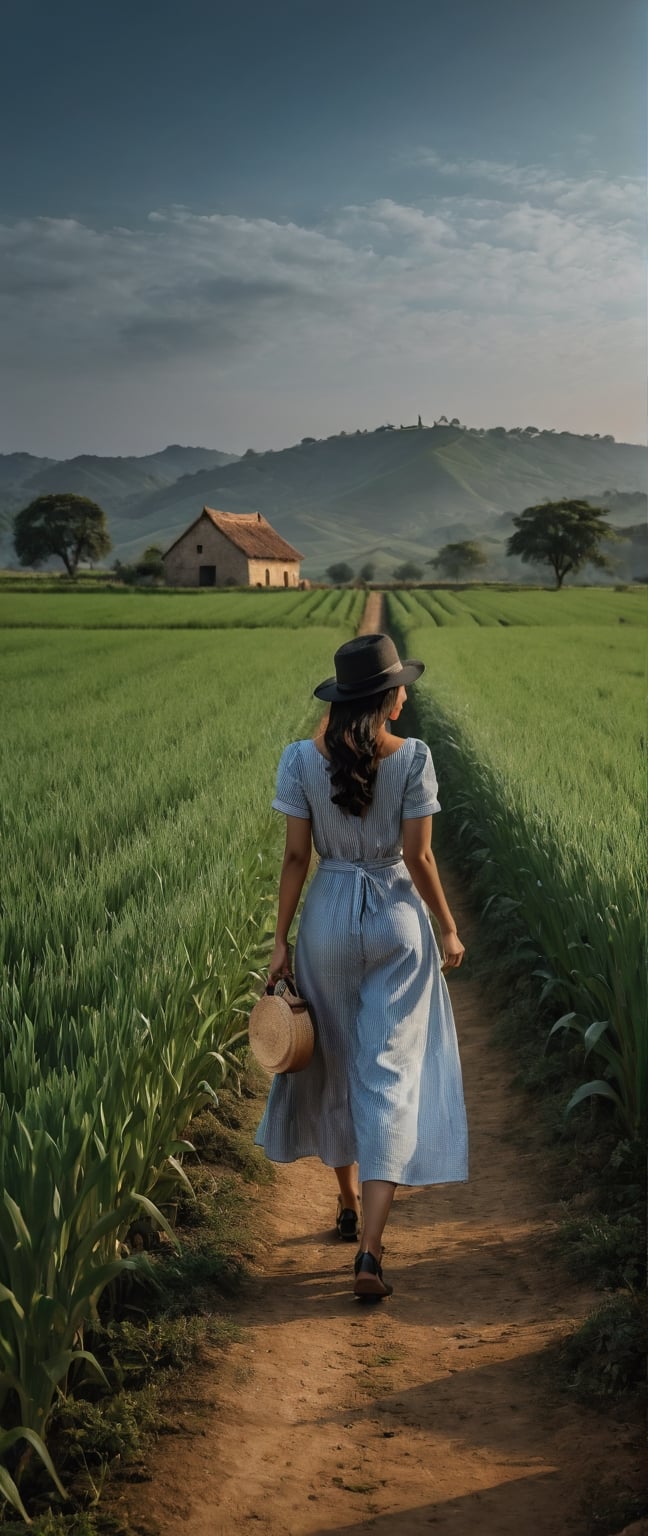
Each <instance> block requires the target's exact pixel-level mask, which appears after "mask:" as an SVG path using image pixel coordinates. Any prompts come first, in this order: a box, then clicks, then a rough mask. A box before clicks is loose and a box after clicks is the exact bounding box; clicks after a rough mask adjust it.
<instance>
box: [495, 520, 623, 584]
mask: <svg viewBox="0 0 648 1536" xmlns="http://www.w3.org/2000/svg"><path fill="white" fill-rule="evenodd" d="M606 512H607V507H593V506H591V504H590V502H589V501H578V500H571V501H570V500H564V501H544V502H542V503H541V504H539V505H538V506H535V507H526V508H525V510H524V512H521V513H520V514H519V515H518V516H517V517H514V518H513V522H514V524H515V530H516V531H515V533H512V534H511V536H510V538H509V539H508V540H507V545H506V553H507V555H519V556H520V559H521V560H523V561H524V562H525V564H527V563H529V562H531V563H532V564H534V565H549V566H550V567H551V569H552V570H553V573H554V575H555V578H556V591H558V590H559V588H560V587H562V584H563V581H564V580H565V577H566V576H567V575H569V572H570V571H574V572H576V571H579V570H580V569H581V567H582V566H583V565H595V566H598V567H599V569H601V570H605V571H611V570H614V562H613V561H611V560H610V559H608V557H607V555H604V554H603V553H602V552H601V550H600V548H599V545H600V544H601V542H602V540H603V539H609V540H614V542H617V541H621V540H622V539H623V535H622V534H619V533H616V532H615V530H614V528H612V526H611V525H610V523H605V522H604V521H603V518H604V516H605V513H606Z"/></svg>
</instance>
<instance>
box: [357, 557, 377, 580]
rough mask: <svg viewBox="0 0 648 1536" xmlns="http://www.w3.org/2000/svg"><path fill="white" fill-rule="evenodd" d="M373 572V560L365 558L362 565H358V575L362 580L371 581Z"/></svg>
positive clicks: (374, 568) (374, 569) (374, 572)
mask: <svg viewBox="0 0 648 1536" xmlns="http://www.w3.org/2000/svg"><path fill="white" fill-rule="evenodd" d="M375 574H376V567H375V565H374V563H373V560H365V563H364V565H362V566H361V567H360V575H361V577H362V580H363V581H373V579H374V576H375Z"/></svg>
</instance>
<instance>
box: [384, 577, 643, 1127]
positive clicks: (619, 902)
mask: <svg viewBox="0 0 648 1536" xmlns="http://www.w3.org/2000/svg"><path fill="white" fill-rule="evenodd" d="M444 595H445V594H444ZM409 597H410V594H408V593H404V594H401V593H398V594H396V593H393V594H389V596H388V610H389V616H390V622H391V624H392V625H393V626H394V628H395V630H396V631H397V632H398V634H399V638H400V641H401V646H402V651H403V652H405V653H406V654H408V655H413V656H417V657H420V659H421V660H423V661H424V662H425V663H426V668H427V670H426V673H425V675H424V678H423V680H422V681H421V682H420V683H419V684H418V685H417V687H416V689H415V690H414V691H413V692H414V701H415V707H416V709H417V713H418V719H419V722H420V729H421V732H422V734H424V735H425V736H426V739H427V740H428V741H429V743H430V746H431V749H432V754H433V757H434V760H435V763H436V765H437V770H438V774H439V780H440V784H441V785H442V786H443V793H440V799H441V803H442V805H443V808H444V810H446V811H447V812H449V820H450V821H451V824H452V826H453V828H454V829H455V833H456V835H457V836H458V838H459V841H460V843H463V845H464V846H465V849H466V852H467V856H468V857H469V859H470V861H471V863H472V866H473V869H474V871H475V875H476V879H477V883H478V887H479V890H480V891H481V893H482V895H483V896H484V897H486V898H487V903H488V905H489V906H490V907H491V908H492V911H493V914H494V913H495V912H497V913H499V915H500V918H501V923H502V930H503V943H504V945H505V947H507V948H508V947H510V946H511V943H512V940H513V939H515V940H517V944H518V952H519V953H520V955H522V956H523V957H524V958H525V959H527V960H528V962H529V964H530V965H532V964H535V969H536V973H537V974H539V975H540V976H541V978H544V983H545V985H544V989H543V997H544V998H547V999H549V1000H550V1001H551V1003H552V1004H553V1005H554V1006H555V1019H556V1022H557V1021H558V1019H559V1018H560V1019H562V1021H563V1022H562V1024H560V1025H559V1029H569V1030H575V1031H577V1032H579V1033H580V1034H581V1035H582V1037H583V1040H584V1046H585V1052H586V1056H587V1063H586V1071H588V1072H589V1077H590V1080H592V1081H595V1082H597V1084H598V1087H597V1092H599V1093H601V1094H604V1095H605V1096H606V1097H609V1098H611V1099H612V1101H613V1103H614V1105H615V1108H616V1110H617V1112H618V1115H619V1117H620V1121H621V1124H622V1125H623V1126H624V1128H625V1129H626V1131H627V1132H629V1133H631V1134H637V1132H638V1131H639V1130H640V1129H642V1128H643V1127H644V1126H645V1124H646V1119H647V1115H648V1040H647V1032H646V1018H647V1014H648V1002H647V998H646V975H645V967H644V966H643V965H642V963H641V956H642V954H643V952H644V938H645V931H644V930H645V925H644V917H643V895H642V892H643V883H644V872H645V855H646V840H645V817H644V814H643V813H644V811H645V798H646V797H645V699H646V640H645V631H644V629H643V624H642V619H643V616H644V614H645V606H644V602H643V601H642V598H641V596H640V595H639V594H637V596H635V595H634V594H632V595H628V596H626V595H625V594H617V593H603V592H601V593H592V594H591V599H592V601H591V602H589V601H588V599H589V598H590V594H589V593H582V592H562V593H555V594H554V593H546V594H545V593H533V594H522V593H511V594H510V596H509V594H497V596H495V594H488V604H487V605H488V607H489V608H490V610H491V613H493V612H494V611H495V609H496V608H497V609H500V610H501V614H503V613H504V612H505V613H506V619H507V622H506V624H503V623H502V621H501V617H500V622H495V623H494V624H492V625H490V626H488V627H486V628H485V627H483V626H481V625H479V626H478V625H476V624H474V623H473V622H469V623H464V622H463V621H461V623H460V624H459V625H457V624H454V625H441V626H439V625H438V624H437V623H436V621H435V616H434V615H432V614H430V615H427V616H426V617H427V623H426V624H425V625H424V626H423V627H421V626H420V608H419V607H418V603H417V605H416V606H415V605H414V604H413V603H412V604H411V603H409V601H408V599H409ZM544 597H547V598H548V599H549V600H550V603H551V601H552V600H553V601H555V603H556V607H555V608H552V607H550V606H549V605H548V604H545V603H541V602H539V601H538V599H542V598H544ZM403 598H404V599H405V601H404V602H403ZM564 599H567V600H568V601H567V604H564V601H563V600H564ZM480 601H481V599H480V598H477V599H475V598H473V597H472V596H471V602H472V603H473V605H475V606H477V607H478V606H479V602H480ZM514 615H515V617H514ZM556 615H559V621H558V622H557V623H554V622H549V618H550V617H551V618H554V617H555V616H556ZM585 615H587V616H588V617H589V618H592V620H593V621H592V622H590V623H587V624H586V623H584V622H583V617H584V616H585Z"/></svg>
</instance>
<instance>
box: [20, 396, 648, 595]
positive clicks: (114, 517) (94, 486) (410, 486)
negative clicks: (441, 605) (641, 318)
mask: <svg viewBox="0 0 648 1536" xmlns="http://www.w3.org/2000/svg"><path fill="white" fill-rule="evenodd" d="M209 452H210V450H206V449H202V450H201V449H174V448H169V449H166V450H165V452H164V453H162V454H157V455H152V456H150V457H149V458H147V459H89V458H88V459H86V458H85V457H84V458H82V459H73V460H69V461H67V463H65V464H57V465H55V466H49V467H47V466H46V467H42V468H39V469H38V470H37V471H36V473H35V474H34V475H32V476H31V478H30V481H29V486H30V495H31V494H37V493H38V491H39V490H41V489H42V490H46V489H47V490H53V489H56V488H57V487H58V485H61V486H63V485H64V484H65V487H66V488H67V489H70V490H72V489H74V490H82V491H83V492H84V493H85V494H87V495H91V496H92V497H93V499H95V500H97V501H99V502H100V504H101V505H102V506H104V508H105V510H106V512H107V514H108V517H109V521H110V528H111V533H112V538H113V543H114V549H113V551H112V552H111V555H110V556H109V558H108V560H107V562H105V563H106V564H108V565H110V564H111V563H112V561H113V560H114V559H115V558H116V557H119V558H120V559H122V560H128V559H132V558H133V557H134V556H136V555H137V554H139V553H140V552H141V551H142V550H143V548H144V547H145V545H147V544H150V543H158V544H160V545H161V546H162V548H163V549H165V548H167V547H168V545H169V544H171V543H172V542H173V540H174V539H175V538H176V537H177V536H178V534H179V533H181V532H182V530H183V529H184V528H186V527H187V526H188V525H189V524H190V523H191V522H192V521H193V520H194V519H195V518H196V517H197V516H198V515H199V513H200V511H201V510H202V507H203V506H204V505H205V504H206V505H208V506H213V507H217V508H221V509H223V510H226V511H241V512H243V511H260V512H263V513H264V514H265V516H266V517H268V518H270V519H271V521H272V522H273V523H274V525H275V526H276V528H277V529H278V531H279V532H280V533H281V534H283V536H284V537H285V538H287V539H288V540H289V541H290V542H291V543H293V544H295V545H296V546H297V548H298V549H301V550H303V552H304V555H305V557H306V558H305V561H304V572H305V574H306V575H311V576H318V575H320V574H322V573H323V572H324V570H325V569H326V566H327V565H329V564H330V563H331V561H333V560H339V559H345V560H348V561H349V563H350V564H351V565H353V566H355V567H356V568H357V566H358V565H359V564H361V563H362V562H363V561H364V560H365V559H369V558H371V559H373V560H374V562H375V565H376V574H377V576H378V577H379V578H380V577H386V576H387V575H389V574H391V571H392V569H393V566H394V564H395V563H396V562H397V561H400V560H402V559H404V558H411V559H415V560H417V561H418V562H419V563H421V564H422V563H423V561H425V560H427V559H429V558H430V556H431V555H433V554H434V553H435V552H436V551H437V550H438V549H439V547H440V546H441V544H443V543H445V542H447V541H448V540H450V539H452V540H455V539H462V538H468V537H474V538H478V539H480V541H481V542H482V543H483V546H484V549H485V551H486V552H487V553H488V555H489V557H490V560H491V565H490V566H489V570H488V573H487V574H489V575H491V576H498V575H502V576H508V577H510V578H511V579H515V580H519V579H520V577H523V578H527V579H528V578H529V577H530V570H529V567H526V566H523V565H522V564H521V562H519V561H513V560H508V559H506V557H505V555H504V546H505V540H506V537H507V535H508V533H509V532H510V531H511V528H512V524H511V518H512V515H513V514H514V513H517V512H520V511H522V510H523V509H524V507H527V506H529V505H532V504H534V503H536V502H539V501H544V500H550V499H551V500H557V499H559V498H560V497H562V496H587V497H588V498H590V499H592V500H594V501H596V502H597V503H598V504H600V505H606V506H609V509H610V517H611V521H612V522H613V523H614V525H615V526H620V525H621V524H624V525H625V526H626V527H627V526H628V525H630V526H632V527H634V526H635V525H637V526H640V524H641V522H642V519H644V518H645V495H644V493H643V489H642V488H643V486H644V485H645V483H646V468H647V466H648V450H646V449H645V448H644V447H642V446H641V445H637V444H633V443H615V442H614V440H613V439H612V438H610V437H605V438H591V437H581V436H577V435H575V434H573V433H568V432H561V433H558V432H538V431H537V430H536V429H535V428H526V429H516V430H513V431H510V432H509V431H506V430H505V429H504V428H503V427H496V428H494V429H492V430H491V431H485V430H483V429H471V428H466V427H461V426H457V425H445V424H439V425H437V426H434V427H422V428H420V429H419V428H409V427H408V428H401V429H400V430H399V429H386V428H378V430H377V431H375V432H366V433H365V432H363V433H355V434H353V435H348V436H347V435H345V434H344V433H342V434H340V435H339V436H335V437H330V438H325V439H322V440H315V439H312V438H308V439H305V440H304V441H303V442H302V443H300V444H297V445H295V446H293V447H290V448H284V449H281V450H279V451H276V452H267V453H258V454H257V453H254V452H252V451H249V452H248V453H246V454H245V455H244V456H243V458H242V459H238V460H235V461H234V460H233V459H232V457H231V456H229V457H228V456H227V455H223V454H220V455H216V454H215V453H212V459H211V462H210V463H207V462H204V461H203V462H202V463H196V462H195V461H192V462H191V464H190V465H187V464H186V463H183V462H182V460H181V458H178V455H183V454H201V453H202V454H203V455H205V456H207V455H209ZM130 466H132V469H131V468H130ZM173 471H176V472H175V473H173ZM164 475H166V480H165V482H164V483H160V478H159V477H162V476H164ZM72 476H74V483H72V478H71V477H72ZM148 476H151V477H154V478H156V479H157V483H156V484H153V485H151V484H150V483H148V484H147V483H146V480H147V477H148ZM0 483H1V481H0ZM0 505H2V499H1V498H0ZM622 550H623V552H624V553H623V557H622V559H623V561H625V564H624V566H623V570H621V569H620V571H619V575H620V576H621V579H629V578H630V576H631V575H632V574H635V572H634V562H635V554H634V553H633V550H634V545H633V544H632V545H630V544H629V545H627V546H626V545H623V546H622V545H619V546H618V547H617V548H616V549H615V551H614V553H615V555H617V558H621V556H620V552H621V551H622ZM636 558H637V559H638V560H639V563H640V565H641V566H643V564H644V556H643V554H642V553H641V552H637V557H636ZM628 560H629V561H630V565H631V569H630V570H628V569H627V565H628ZM636 574H639V572H638V571H637V573H636ZM590 576H591V573H590Z"/></svg>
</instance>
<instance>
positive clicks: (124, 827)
mask: <svg viewBox="0 0 648 1536" xmlns="http://www.w3.org/2000/svg"><path fill="white" fill-rule="evenodd" d="M72 601H74V600H72ZM99 601H101V599H99ZM351 632H352V631H351V629H350V628H349V627H347V628H342V629H338V630H337V631H335V630H331V629H327V628H317V627H315V626H313V627H310V628H309V629H307V630H305V631H304V632H303V633H302V634H301V635H300V641H299V645H298V646H296V645H295V635H294V633H293V632H292V631H282V630H279V629H273V630H272V631H271V632H268V633H267V634H266V636H265V637H264V640H263V642H262V643H260V639H259V636H258V635H257V634H255V633H254V632H250V631H248V630H237V632H236V633H235V634H234V633H223V632H222V631H218V632H211V633H209V632H207V633H205V632H203V633H202V634H200V635H197V634H196V633H194V632H192V631H191V630H189V629H184V630H182V631H181V632H178V631H172V632H165V631H163V630H159V629H153V630H151V631H150V632H146V633H138V634H137V636H134V635H133V632H132V631H127V630H122V631H109V630H108V631H103V632H99V631H92V632H87V633H84V635H83V639H82V640H81V639H80V637H79V635H78V634H77V633H75V632H74V631H70V630H68V631H54V630H50V631H41V630H34V631H30V632H28V631H20V633H18V632H17V631H16V630H11V629H7V630H4V631H3V632H2V634H0V666H1V668H2V673H3V678H4V688H3V703H4V724H3V732H2V739H1V741H0V825H1V829H2V843H3V881H2V907H1V911H0V942H1V948H2V962H3V964H2V972H1V976H0V1040H1V1047H2V1058H3V1092H2V1098H1V1100H0V1103H1V1107H2V1120H1V1123H0V1183H1V1185H2V1190H3V1200H2V1201H0V1412H2V1420H1V1421H0V1422H2V1423H3V1424H5V1425H7V1422H8V1423H9V1425H10V1426H11V1427H13V1426H14V1425H15V1424H16V1420H17V1421H18V1422H19V1423H21V1424H22V1425H23V1426H25V1427H26V1428H27V1429H28V1430H29V1431H30V1433H32V1432H33V1433H35V1434H37V1435H39V1436H41V1437H43V1436H45V1435H46V1431H47V1422H48V1416H49V1414H50V1411H51V1406H52V1401H53V1398H54V1395H55V1393H56V1391H57V1388H58V1387H59V1386H61V1387H62V1388H63V1389H64V1388H65V1384H66V1380H67V1376H68V1370H69V1368H70V1366H71V1364H72V1360H73V1355H74V1353H75V1351H76V1350H77V1349H78V1347H79V1342H80V1340H81V1338H82V1326H83V1321H84V1319H85V1318H87V1317H88V1316H89V1314H90V1312H91V1309H92V1306H93V1305H94V1302H95V1301H96V1299H97V1297H98V1296H99V1294H100V1293H101V1292H102V1291H103V1289H104V1287H105V1285H106V1283H107V1282H108V1281H109V1280H110V1279H111V1277H114V1276H115V1275H116V1274H117V1273H122V1272H123V1265H124V1262H125V1261H124V1260H123V1258H120V1257H118V1255H117V1249H116V1243H117V1240H118V1239H119V1238H121V1237H123V1235H124V1233H125V1231H126V1230H127V1228H128V1226H129V1224H130V1222H131V1221H132V1219H133V1216H134V1214H135V1212H136V1211H137V1210H139V1209H140V1208H141V1207H142V1206H143V1207H144V1209H145V1210H147V1211H148V1210H150V1206H149V1205H147V1204H146V1202H147V1201H149V1200H151V1199H153V1200H155V1201H156V1202H158V1201H163V1200H164V1199H165V1198H168V1196H169V1192H170V1191H171V1190H172V1189H173V1186H174V1185H175V1183H176V1182H177V1175H178V1168H177V1166H176V1163H175V1162H174V1159H176V1158H177V1153H178V1152H179V1151H181V1150H182V1147H181V1143H180V1142H179V1141H178V1137H179V1136H180V1134H181V1132H182V1130H183V1128H184V1126H185V1125H186V1124H187V1122H188V1121H189V1119H190V1118H191V1115H192V1114H193V1113H194V1111H195V1110H196V1108H197V1107H199V1106H200V1105H201V1104H202V1103H204V1102H205V1100H206V1099H207V1098H208V1097H209V1095H210V1094H211V1093H212V1092H213V1090H214V1089H215V1088H216V1087H217V1086H218V1084H219V1083H220V1081H221V1078H222V1075H223V1071H224V1069H225V1067H226V1065H227V1062H228V1059H229V1057H228V1053H229V1050H230V1047H231V1045H232V1042H233V1041H235V1039H236V1036H237V1035H240V1034H241V1031H244V1028H245V1024H246V1019H247V1012H248V1010H249V1004H250V999H251V996H252V995H253V990H252V989H253V988H254V986H255V982H254V971H255V969H257V968H258V966H259V964H260V962H261V960H262V958H263V956H264V954H265V953H266V945H267V937H266V927H267V923H268V921H269V918H270V917H272V919H273V920H274V913H273V912H271V910H270V907H269V903H272V904H274V902H275V901H276V884H277V865H278V857H279V851H278V838H279V834H280V830H281V828H280V826H279V818H277V817H276V816H275V815H274V813H273V812H272V811H271V808H270V800H271V797H272V790H273V783H274V774H275V771H276V764H277V761H278V757H279V754H280V751H281V749H282V747H283V745H284V744H285V742H286V741H287V740H290V739H291V737H294V736H296V735H298V734H300V733H303V732H305V731H307V730H309V729H310V728H311V725H312V723H313V722H314V720H315V719H316V718H317V717H318V709H319V706H317V705H316V703H315V701H314V700H313V698H312V688H313V685H314V682H315V681H316V680H317V679H318V678H319V677H321V676H322V675H326V674H327V672H328V671H329V670H330V665H331V653H332V651H333V650H334V649H335V647H336V645H338V644H340V643H341V641H342V640H344V639H346V638H348V636H349V635H350V633H351ZM127 1262H128V1261H127ZM14 1394H16V1395H17V1396H16V1400H14ZM16 1402H18V1403H19V1407H18V1408H17V1407H16ZM7 1415H8V1419H7ZM7 1446H8V1442H7V1441H5V1442H3V1437H2V1434H1V1433H0V1462H1V1461H2V1455H3V1450H4V1449H5V1448H7ZM3 1478H4V1481H3ZM6 1490H7V1484H6V1474H3V1472H2V1467H1V1466H0V1493H1V1492H3V1491H5V1492H6Z"/></svg>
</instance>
